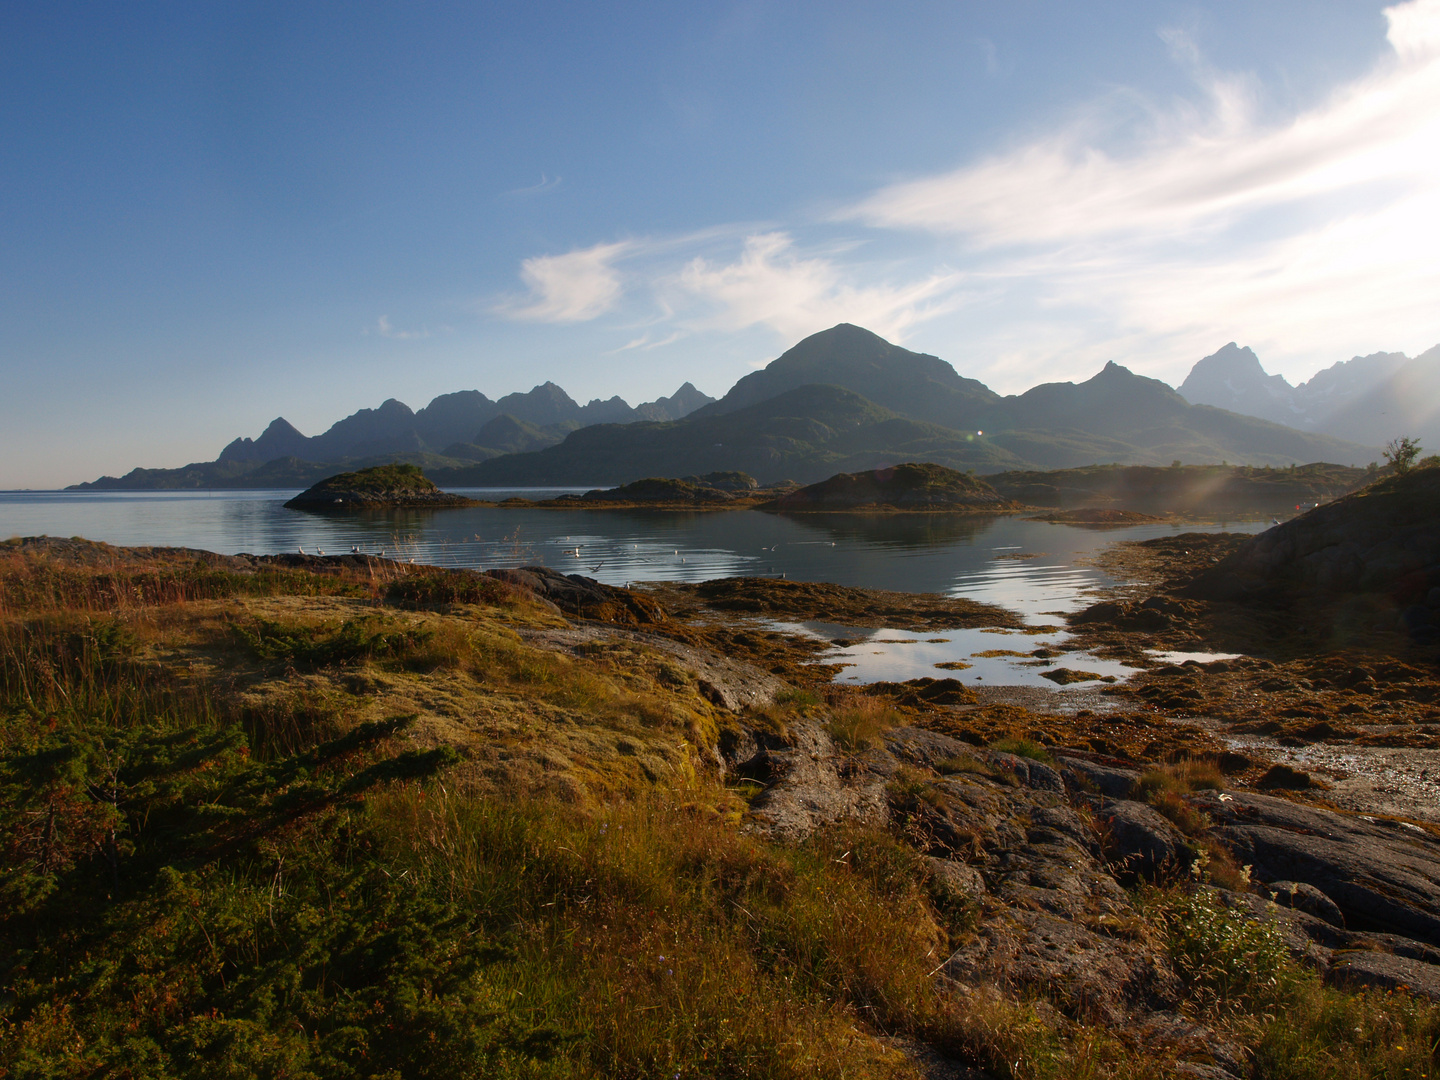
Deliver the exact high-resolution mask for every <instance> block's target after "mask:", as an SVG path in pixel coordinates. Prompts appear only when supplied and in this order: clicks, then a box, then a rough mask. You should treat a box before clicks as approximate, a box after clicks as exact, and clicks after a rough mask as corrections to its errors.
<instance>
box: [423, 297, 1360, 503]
mask: <svg viewBox="0 0 1440 1080" xmlns="http://www.w3.org/2000/svg"><path fill="white" fill-rule="evenodd" d="M827 345H831V346H833V351H834V354H835V355H836V356H837V358H838V360H837V363H836V364H835V365H833V366H829V365H826V364H825V363H824V362H823V358H824V356H825V355H826V346H827ZM770 368H775V369H777V372H776V374H775V375H773V376H769V375H767V372H769V371H770ZM770 368H767V369H765V370H764V371H760V372H755V373H754V375H747V376H746V377H745V378H744V379H741V380H740V382H739V383H737V384H736V387H735V388H734V389H733V390H732V391H731V392H730V393H729V394H727V395H726V396H725V397H724V398H722V399H721V400H720V401H719V402H717V403H715V404H713V405H709V406H706V407H705V408H703V409H698V410H696V411H695V412H694V413H692V414H690V415H689V416H687V417H685V418H684V419H683V420H680V421H676V422H673V423H668V424H630V425H596V426H594V427H589V428H585V429H582V430H580V431H576V432H574V433H572V434H571V435H569V436H567V437H566V439H565V440H564V441H563V442H561V443H559V444H558V445H556V446H552V447H549V448H546V449H542V450H537V451H533V452H530V453H521V454H511V455H507V456H505V457H498V458H494V459H492V460H489V461H486V462H482V463H480V464H478V465H475V466H473V467H468V468H462V469H452V470H444V471H443V472H437V473H435V474H434V475H435V478H436V479H437V480H438V481H439V482H441V483H448V484H451V485H455V486H464V485H477V486H488V485H512V484H513V485H531V484H535V485H542V484H571V483H574V484H597V485H600V484H615V483H624V482H627V481H628V480H633V479H635V478H636V477H639V476H646V475H680V474H683V473H697V474H698V473H704V472H712V471H715V470H717V469H741V470H743V471H745V472H748V473H750V474H752V475H753V476H756V477H757V478H759V479H760V480H761V481H762V482H765V483H771V482H774V481H778V480H783V479H789V480H798V481H800V482H802V483H805V482H810V481H814V480H819V479H823V478H824V477H826V476H829V475H832V474H833V473H836V472H854V471H859V470H862V469H867V468H875V467H878V466H881V465H886V464H896V463H898V462H901V461H925V462H934V463H936V464H942V465H946V466H949V467H951V468H958V469H967V468H973V469H975V470H976V471H977V472H998V471H1000V470H1003V469H1014V468H1017V467H1019V466H1017V465H1016V462H1027V463H1032V464H1033V465H1035V466H1037V467H1041V468H1067V467H1073V466H1076V465H1086V464H1092V463H1095V462H1101V461H1126V462H1130V463H1134V464H1166V465H1168V464H1169V463H1170V462H1171V461H1173V460H1176V459H1180V460H1182V461H1188V462H1210V461H1222V460H1234V461H1240V462H1248V463H1253V464H1256V465H1267V464H1268V465H1283V464H1290V463H1294V462H1309V461H1319V460H1328V461H1338V462H1340V463H1346V464H1362V463H1363V462H1365V461H1366V460H1369V459H1370V458H1371V457H1374V456H1375V452H1374V450H1373V448H1369V447H1364V446H1357V445H1355V444H1353V443H1346V442H1342V441H1340V440H1337V439H1332V438H1328V437H1326V436H1323V435H1317V434H1313V433H1309V432H1302V431H1297V430H1295V429H1293V428H1289V427H1285V426H1283V425H1280V424H1275V423H1270V422H1268V421H1265V420H1260V419H1257V418H1255V417H1250V416H1242V415H1239V414H1237V413H1233V412H1227V411H1225V410H1223V409H1217V408H1212V407H1209V406H1203V405H1191V404H1190V403H1189V402H1187V401H1186V400H1185V399H1184V398H1182V397H1181V396H1180V395H1179V394H1177V393H1176V392H1175V391H1174V390H1173V389H1171V388H1170V387H1169V386H1167V385H1166V384H1165V383H1163V382H1160V381H1159V380H1158V379H1151V378H1147V377H1145V376H1142V375H1136V374H1135V373H1134V372H1132V371H1130V370H1129V369H1127V368H1125V367H1122V366H1121V365H1119V364H1115V363H1110V364H1107V365H1106V366H1105V368H1104V369H1103V370H1102V371H1100V372H1099V373H1098V374H1097V375H1095V376H1094V377H1093V378H1091V379H1088V380H1086V381H1085V382H1082V383H1078V384H1077V383H1068V382H1067V383H1046V384H1043V385H1041V386H1036V387H1033V388H1032V389H1030V390H1028V391H1026V392H1025V393H1023V394H1018V395H1012V396H1009V397H1003V398H1002V397H1000V396H999V395H998V394H995V393H993V392H992V391H990V390H989V389H988V388H986V387H984V386H983V384H980V383H976V382H975V381H974V380H963V379H962V377H961V376H959V375H958V374H955V372H954V371H953V369H950V368H949V365H948V364H946V363H945V362H944V361H942V360H937V359H936V358H935V357H932V356H927V355H925V354H922V353H913V352H910V351H908V350H906V349H901V348H898V347H896V346H893V345H891V344H890V343H889V342H886V341H885V340H884V339H883V338H879V337H877V336H876V335H874V334H871V333H870V332H869V331H866V330H862V329H861V328H859V327H854V326H849V325H845V324H842V325H840V326H837V327H834V328H832V329H830V330H826V331H822V332H821V333H818V334H815V335H812V336H811V337H809V338H807V339H806V340H805V341H803V342H801V343H800V344H799V345H797V346H795V347H794V348H793V349H791V350H789V351H788V352H786V353H785V354H784V355H782V356H781V357H779V358H778V359H776V360H775V361H773V362H772V364H771V365H770ZM942 369H949V370H950V375H949V376H947V375H946V374H945V371H944V370H942ZM757 375H758V376H764V378H761V379H756V378H755V377H754V376H757ZM797 378H811V379H823V380H825V381H824V382H810V383H804V384H802V385H800V386H795V387H790V388H787V389H783V390H781V391H780V392H778V393H776V394H775V395H774V396H772V397H762V398H761V399H760V400H758V401H754V402H751V403H749V404H740V402H744V401H746V400H747V399H748V398H750V397H756V396H759V394H760V393H761V392H762V388H763V389H766V390H768V389H773V388H775V387H784V386H785V385H786V384H787V383H788V382H791V381H794V380H795V379H797ZM970 384H973V386H972V385H970ZM974 387H979V388H980V389H979V390H975V389H974ZM867 390H868V391H871V392H879V393H882V394H883V395H884V396H885V397H886V398H887V399H888V404H881V403H878V402H876V401H874V400H873V399H871V398H870V397H869V396H868V394H867V393H866V391H867ZM911 395H919V401H918V405H917V403H916V401H915V399H914V398H913V397H912V396H911ZM911 409H913V410H914V411H913V412H912V411H907V410H911ZM919 412H923V413H924V414H925V415H926V417H927V419H920V418H919V417H918V416H917V415H916V413H919ZM928 417H939V418H940V420H939V421H936V420H931V419H928ZM987 418H988V419H987ZM981 420H985V421H986V422H987V423H988V424H989V425H990V426H988V427H984V428H978V422H979V421H981ZM997 425H998V426H997ZM977 428H978V430H977Z"/></svg>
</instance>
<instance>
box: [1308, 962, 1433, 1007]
mask: <svg viewBox="0 0 1440 1080" xmlns="http://www.w3.org/2000/svg"><path fill="white" fill-rule="evenodd" d="M1330 980H1331V981H1332V982H1334V983H1335V984H1336V985H1339V986H1350V987H1361V986H1373V987H1377V988H1379V989H1382V990H1408V991H1409V992H1410V993H1412V994H1414V995H1416V996H1417V997H1425V998H1429V999H1430V1000H1431V1001H1440V967H1437V966H1435V965H1434V964H1427V963H1425V962H1424V961H1423V960H1415V959H1412V958H1410V957H1408V956H1396V955H1394V954H1393V953H1383V952H1370V951H1369V950H1363V949H1357V950H1355V951H1352V952H1343V953H1336V954H1335V960H1334V963H1332V964H1331V965H1330Z"/></svg>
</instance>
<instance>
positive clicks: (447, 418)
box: [216, 382, 715, 462]
mask: <svg viewBox="0 0 1440 1080" xmlns="http://www.w3.org/2000/svg"><path fill="white" fill-rule="evenodd" d="M714 400H715V399H714V398H712V397H710V396H709V395H707V394H704V393H701V392H700V391H699V390H697V389H696V388H695V386H694V385H693V384H692V383H689V382H687V383H685V384H684V385H683V386H681V387H680V388H679V389H678V390H676V391H675V393H674V394H672V395H671V396H670V397H662V398H657V399H656V400H655V401H649V402H644V403H642V404H640V405H637V406H635V407H634V408H632V407H631V406H630V405H629V404H628V403H626V401H625V400H624V399H623V398H620V397H612V398H610V399H609V400H608V401H602V400H600V399H599V398H596V399H594V400H593V401H590V402H589V403H587V404H585V405H580V404H579V403H577V402H576V401H575V400H574V399H573V398H571V397H570V395H569V394H567V393H566V392H565V391H564V390H563V389H562V388H561V387H559V386H557V385H556V384H555V383H553V382H545V383H541V384H540V385H539V386H537V387H535V388H534V389H532V390H529V391H527V392H525V393H513V394H506V395H505V396H504V397H502V398H500V399H499V400H498V401H491V400H490V399H489V398H488V397H486V396H485V395H484V394H482V393H480V391H478V390H461V391H459V392H457V393H453V394H442V395H440V396H439V397H437V398H435V399H434V400H433V401H431V402H430V404H429V405H426V406H425V407H424V408H423V409H420V410H419V411H414V410H412V409H411V408H410V407H409V406H408V405H406V404H405V403H404V402H401V401H397V400H395V399H394V398H390V399H389V400H387V401H385V402H384V403H383V404H381V405H380V406H379V407H378V408H375V409H360V410H359V411H357V412H355V413H352V414H351V415H349V416H347V417H345V418H344V419H343V420H340V421H337V422H336V423H335V424H332V425H331V426H330V428H328V429H327V430H326V431H325V432H323V433H322V434H320V435H315V436H306V435H304V434H302V433H301V432H300V431H298V430H297V429H296V428H295V426H294V425H293V424H291V423H290V422H289V421H288V420H286V419H285V418H284V417H283V416H282V417H277V418H276V419H274V420H272V421H271V422H270V424H269V426H268V427H266V429H265V431H264V432H263V433H262V434H261V435H260V436H259V437H258V438H256V439H248V438H241V439H235V440H234V441H233V442H231V443H230V444H229V445H228V446H226V447H225V448H224V449H223V450H222V451H221V452H220V456H219V457H218V458H217V459H216V461H217V462H265V461H272V460H274V459H275V458H280V457H298V458H301V459H303V460H307V461H343V460H346V459H349V458H357V457H367V456H374V455H376V454H385V453H421V452H427V451H428V452H431V453H444V452H445V450H446V448H448V447H451V446H454V445H456V444H459V445H462V446H464V445H476V446H479V447H482V448H484V447H488V445H489V444H487V443H486V442H484V440H482V439H480V438H478V437H477V436H478V434H479V432H480V430H481V429H482V428H483V427H484V426H485V425H486V424H487V423H489V422H490V421H492V420H494V419H496V418H497V417H500V416H510V417H512V418H513V419H514V420H516V421H519V422H521V423H524V424H527V425H533V426H534V427H536V428H540V429H558V430H551V431H550V434H551V435H552V436H553V439H554V440H556V441H558V439H560V438H562V437H563V436H564V435H565V434H566V432H568V431H571V430H574V429H575V428H579V427H585V426H588V425H590V424H624V423H631V422H634V421H637V420H651V421H665V420H679V419H680V418H682V417H684V416H686V415H688V414H689V413H691V412H693V411H694V410H695V409H697V408H700V407H702V406H704V405H706V404H708V403H710V402H712V401H714ZM527 449H528V447H527Z"/></svg>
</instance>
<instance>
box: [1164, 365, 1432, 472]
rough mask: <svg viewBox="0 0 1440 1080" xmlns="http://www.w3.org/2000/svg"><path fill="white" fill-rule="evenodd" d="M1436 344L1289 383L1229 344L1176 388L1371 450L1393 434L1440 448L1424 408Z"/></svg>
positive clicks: (1429, 400) (1428, 400)
mask: <svg viewBox="0 0 1440 1080" xmlns="http://www.w3.org/2000/svg"><path fill="white" fill-rule="evenodd" d="M1437 368H1440V346H1436V348H1434V349H1431V350H1430V351H1429V352H1426V353H1422V354H1421V355H1420V356H1417V357H1416V358H1415V359H1414V360H1411V359H1410V358H1409V357H1407V356H1406V355H1405V354H1404V353H1395V352H1390V353H1387V352H1377V353H1371V354H1370V355H1369V356H1357V357H1354V358H1353V359H1351V360H1345V361H1341V362H1340V363H1337V364H1333V365H1331V366H1330V367H1328V368H1326V369H1325V370H1323V371H1317V372H1316V373H1315V374H1314V376H1312V377H1311V378H1310V379H1309V381H1307V382H1302V383H1300V384H1299V385H1298V386H1291V385H1290V384H1289V383H1288V382H1286V381H1285V379H1284V378H1283V377H1282V376H1279V375H1269V374H1266V372H1265V369H1264V368H1263V367H1262V366H1261V364H1260V360H1259V358H1258V357H1257V356H1256V355H1255V354H1254V352H1252V351H1251V350H1250V349H1248V348H1240V347H1238V346H1237V345H1236V344H1235V343H1234V342H1233V341H1232V342H1231V343H1230V344H1228V345H1226V346H1225V347H1224V348H1223V349H1221V350H1220V351H1219V352H1216V353H1213V354H1212V355H1210V356H1207V357H1205V358H1204V359H1203V360H1201V361H1199V362H1198V363H1197V364H1196V365H1195V366H1194V367H1193V368H1192V369H1191V370H1190V374H1189V376H1187V377H1186V379H1185V381H1184V382H1183V383H1181V384H1180V393H1181V394H1183V395H1184V396H1185V398H1186V399H1187V400H1188V401H1191V402H1194V403H1196V404H1206V405H1214V406H1218V407H1219V408H1223V409H1229V410H1231V411H1233V412H1237V413H1243V414H1245V415H1248V416H1258V417H1262V418H1264V419H1266V420H1274V421H1277V422H1279V423H1283V424H1287V425H1289V426H1290V427H1294V428H1299V429H1301V430H1303V431H1313V432H1317V433H1320V434H1325V435H1331V436H1334V437H1336V438H1341V439H1348V440H1351V441H1355V442H1360V443H1366V444H1369V445H1371V446H1375V445H1380V444H1383V443H1386V442H1389V441H1390V440H1391V439H1393V438H1395V437H1396V436H1398V435H1411V436H1419V437H1420V438H1421V440H1422V442H1423V441H1426V440H1428V441H1429V444H1430V445H1431V446H1434V445H1436V444H1437V443H1440V423H1437V421H1436V417H1435V416H1434V415H1433V410H1432V409H1431V408H1430V403H1433V402H1435V401H1436V400H1437V398H1436V390H1437V389H1440V373H1437Z"/></svg>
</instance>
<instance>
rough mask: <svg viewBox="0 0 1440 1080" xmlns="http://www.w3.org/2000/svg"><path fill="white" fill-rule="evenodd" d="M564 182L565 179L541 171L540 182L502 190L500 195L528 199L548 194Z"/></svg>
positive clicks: (506, 197)
mask: <svg viewBox="0 0 1440 1080" xmlns="http://www.w3.org/2000/svg"><path fill="white" fill-rule="evenodd" d="M563 183H564V180H563V179H562V178H560V177H558V176H546V175H545V174H544V173H541V174H540V182H539V183H538V184H530V185H529V186H527V187H518V188H511V189H510V190H509V191H505V192H501V194H500V197H501V198H502V199H528V198H532V197H533V196H536V195H548V194H549V193H550V192H552V191H554V190H556V189H557V188H558V187H560V185H561V184H563Z"/></svg>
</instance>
